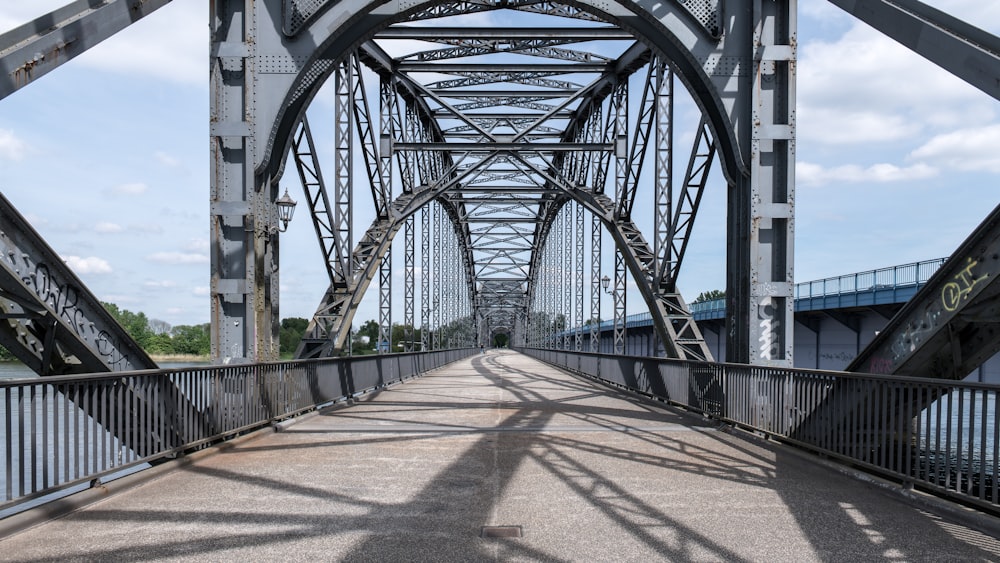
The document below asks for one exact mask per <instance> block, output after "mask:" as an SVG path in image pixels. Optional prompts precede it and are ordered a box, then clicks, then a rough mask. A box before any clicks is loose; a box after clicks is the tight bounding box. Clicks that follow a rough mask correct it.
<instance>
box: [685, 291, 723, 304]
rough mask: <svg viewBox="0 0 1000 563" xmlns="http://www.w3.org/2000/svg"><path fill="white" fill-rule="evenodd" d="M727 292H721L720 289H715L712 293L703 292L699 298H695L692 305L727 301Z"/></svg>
mask: <svg viewBox="0 0 1000 563" xmlns="http://www.w3.org/2000/svg"><path fill="white" fill-rule="evenodd" d="M725 298H726V292H725V291H720V290H718V289H713V290H711V291H702V292H701V293H699V294H698V297H695V298H694V301H692V302H691V303H704V302H705V301H715V300H716V299H725Z"/></svg>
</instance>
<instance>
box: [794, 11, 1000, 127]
mask: <svg viewBox="0 0 1000 563" xmlns="http://www.w3.org/2000/svg"><path fill="white" fill-rule="evenodd" d="M796 69H797V73H798V74H797V76H798V78H797V98H798V112H797V125H798V135H799V139H800V140H806V141H809V142H815V143H822V144H844V143H847V142H852V143H867V142H885V141H893V140H904V139H906V138H908V137H912V136H914V135H917V134H927V133H931V134H933V133H934V132H935V131H936V130H938V129H940V128H949V129H950V128H955V127H959V126H961V125H963V124H966V123H984V122H990V121H992V120H993V119H995V118H996V113H997V112H996V107H995V102H994V100H992V99H991V98H990V97H989V96H987V95H985V94H983V93H982V92H980V91H979V90H977V89H976V88H973V87H972V86H970V85H968V84H966V83H965V82H964V81H962V80H961V79H959V78H956V77H955V76H953V75H951V74H950V73H948V72H947V71H945V70H943V69H941V68H940V67H938V66H937V65H935V64H933V63H931V62H929V61H927V60H926V59H924V58H923V57H921V56H919V55H917V54H916V53H913V52H912V51H910V50H909V49H907V48H906V47H903V46H902V45H900V44H899V43H897V42H895V41H894V40H892V39H890V38H888V37H886V36H885V35H882V34H881V33H879V32H877V31H875V30H874V29H872V28H870V27H868V26H867V25H866V24H863V23H861V22H859V21H855V22H854V23H853V25H852V27H851V28H850V29H849V30H848V31H847V32H846V33H844V34H843V35H842V36H840V37H839V38H837V39H836V40H834V41H815V40H814V41H808V40H807V39H806V38H803V43H802V47H801V48H800V50H799V61H798V64H797V65H796Z"/></svg>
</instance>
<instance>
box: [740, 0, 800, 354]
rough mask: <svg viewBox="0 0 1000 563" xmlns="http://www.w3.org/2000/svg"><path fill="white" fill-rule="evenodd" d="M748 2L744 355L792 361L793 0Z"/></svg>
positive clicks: (794, 10) (794, 7)
mask: <svg viewBox="0 0 1000 563" xmlns="http://www.w3.org/2000/svg"><path fill="white" fill-rule="evenodd" d="M753 9H754V32H753V37H754V39H753V42H754V44H753V52H754V53H755V54H756V56H755V57H754V72H753V76H752V78H751V80H752V81H753V87H752V88H751V92H752V102H751V103H752V115H753V117H752V119H751V123H752V124H753V129H752V133H751V135H752V139H751V143H752V147H753V148H752V150H751V163H750V167H751V169H750V197H749V201H748V202H745V203H744V204H745V205H747V207H748V208H749V218H750V222H749V225H748V227H749V228H748V230H747V233H748V235H749V239H750V241H751V243H750V250H749V256H748V258H749V269H748V271H749V279H748V280H743V283H744V284H745V285H748V286H749V291H750V295H749V300H748V301H749V304H750V310H749V317H750V319H749V320H750V335H749V340H750V342H749V344H750V349H749V358H748V361H749V363H752V364H758V365H771V366H778V367H791V366H792V339H793V334H794V321H793V319H794V317H793V312H794V308H793V307H794V298H793V291H794V283H793V279H794V278H793V267H792V263H793V256H794V248H793V242H792V241H793V236H794V201H795V198H794V185H795V181H794V175H795V45H796V37H795V36H796V0H781V1H766V2H765V1H762V0H754V2H753ZM744 216H745V215H744Z"/></svg>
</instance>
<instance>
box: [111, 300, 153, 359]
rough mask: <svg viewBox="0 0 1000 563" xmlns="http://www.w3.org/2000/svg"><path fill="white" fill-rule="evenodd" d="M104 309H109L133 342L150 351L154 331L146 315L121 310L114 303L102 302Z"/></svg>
mask: <svg viewBox="0 0 1000 563" xmlns="http://www.w3.org/2000/svg"><path fill="white" fill-rule="evenodd" d="M101 305H104V308H105V309H107V311H108V312H109V313H111V316H112V317H114V318H115V320H116V321H118V324H120V325H122V328H124V329H125V332H127V333H128V335H129V336H131V337H132V339H133V340H135V341H136V343H137V344H139V346H140V347H142V349H143V350H148V349H149V346H150V344H151V343H152V340H153V331H152V330H151V329H150V328H149V319H147V318H146V313H133V312H132V311H129V310H128V309H121V308H119V307H118V305H115V304H114V303H105V302H101Z"/></svg>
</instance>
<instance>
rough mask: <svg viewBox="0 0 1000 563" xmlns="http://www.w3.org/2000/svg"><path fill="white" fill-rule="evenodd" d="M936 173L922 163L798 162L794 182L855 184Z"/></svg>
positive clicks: (902, 179)
mask: <svg viewBox="0 0 1000 563" xmlns="http://www.w3.org/2000/svg"><path fill="white" fill-rule="evenodd" d="M937 173H938V171H937V169H936V168H933V167H931V166H928V165H926V164H923V163H918V164H914V165H913V166H909V167H906V168H901V167H899V166H896V165H894V164H886V163H882V164H873V165H871V166H869V167H867V168H864V167H861V166H858V165H856V164H847V165H844V166H835V167H832V168H824V167H823V166H820V165H819V164H813V163H810V162H801V161H800V162H798V163H796V165H795V179H796V183H797V184H799V185H801V186H822V185H826V184H835V183H841V184H842V183H849V184H857V183H861V182H876V183H887V182H901V181H907V180H919V179H923V178H931V177H933V176H936V175H937Z"/></svg>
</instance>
